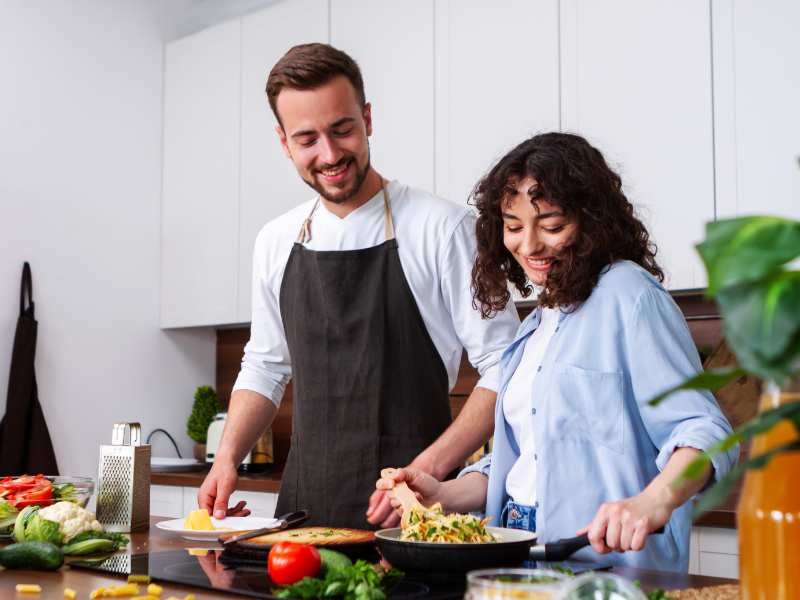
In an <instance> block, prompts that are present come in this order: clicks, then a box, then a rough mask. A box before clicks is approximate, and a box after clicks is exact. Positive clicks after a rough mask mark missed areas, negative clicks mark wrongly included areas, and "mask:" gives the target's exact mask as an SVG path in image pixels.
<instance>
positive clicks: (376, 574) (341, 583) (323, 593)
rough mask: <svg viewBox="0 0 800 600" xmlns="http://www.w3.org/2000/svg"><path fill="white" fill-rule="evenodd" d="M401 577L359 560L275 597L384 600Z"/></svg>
mask: <svg viewBox="0 0 800 600" xmlns="http://www.w3.org/2000/svg"><path fill="white" fill-rule="evenodd" d="M402 577H403V574H402V573H401V572H400V571H398V570H396V569H391V570H389V571H387V570H386V569H384V568H383V567H382V566H380V565H373V564H370V563H368V562H366V561H363V560H359V561H356V563H355V564H354V565H351V566H347V567H343V568H338V569H329V570H328V571H327V572H326V574H325V577H324V578H322V579H320V578H317V577H305V578H304V579H301V580H300V581H298V582H297V583H294V584H292V585H289V586H286V587H284V588H281V589H279V590H277V591H276V592H275V595H276V596H277V597H279V598H336V597H343V598H344V599H345V600H383V599H384V598H386V596H387V593H388V592H389V590H391V589H392V587H394V585H395V584H397V582H398V581H399V580H400V579H401V578H402Z"/></svg>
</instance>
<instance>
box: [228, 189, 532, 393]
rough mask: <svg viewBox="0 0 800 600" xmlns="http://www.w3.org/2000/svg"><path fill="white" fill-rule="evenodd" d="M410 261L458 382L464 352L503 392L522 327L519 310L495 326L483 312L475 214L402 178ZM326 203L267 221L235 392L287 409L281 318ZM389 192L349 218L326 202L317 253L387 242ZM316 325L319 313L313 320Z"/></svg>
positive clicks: (411, 277) (399, 224)
mask: <svg viewBox="0 0 800 600" xmlns="http://www.w3.org/2000/svg"><path fill="white" fill-rule="evenodd" d="M386 190H387V192H388V194H389V203H390V207H391V211H392V218H393V220H394V228H395V237H396V239H397V245H398V253H399V257H400V264H401V265H402V268H403V273H404V274H405V277H406V280H407V281H408V284H409V287H410V288H411V293H412V295H413V296H414V300H415V301H416V303H417V307H418V308H419V311H420V314H421V316H422V320H423V322H424V323H425V327H426V329H427V330H428V334H429V335H430V337H431V340H432V341H433V344H434V346H435V347H436V349H437V351H438V352H439V355H440V356H441V357H442V362H443V363H444V366H445V368H446V370H447V376H448V380H449V384H450V388H452V387H453V385H455V382H456V377H457V375H458V369H459V364H460V361H461V354H462V347H463V348H464V349H466V351H467V355H468V357H469V361H470V363H472V365H473V366H474V367H475V368H476V369H477V370H478V372H479V373H480V380H479V381H478V384H477V385H479V386H481V387H484V388H488V389H490V390H493V391H497V386H498V382H499V373H498V362H499V360H500V356H501V354H502V352H503V350H504V349H505V348H506V346H507V345H508V344H509V343H510V342H511V341H512V340H513V338H514V335H515V333H516V330H517V327H518V325H519V320H518V318H517V313H516V309H515V308H514V306H513V304H512V303H509V306H508V307H507V308H506V310H505V311H503V312H501V313H499V314H498V315H497V316H495V317H494V318H492V319H482V318H481V314H480V312H479V311H478V310H477V309H475V308H474V307H473V301H472V291H471V272H472V264H473V261H474V259H475V253H476V244H475V216H474V214H473V213H472V212H471V211H470V210H469V209H468V208H467V207H466V206H463V207H462V206H458V205H456V204H455V203H453V202H449V201H447V200H443V199H441V198H438V197H436V196H434V195H432V194H429V193H427V192H424V191H421V190H417V189H414V188H410V187H408V186H406V185H404V184H402V183H399V182H397V181H391V182H389V183H388V184H387V186H386ZM315 202H316V198H314V199H312V200H310V201H308V202H305V203H303V204H301V205H300V206H298V207H296V208H294V209H292V210H291V211H289V212H287V213H285V214H283V215H281V216H280V217H278V218H276V219H274V220H272V221H270V222H269V223H267V224H266V225H265V226H264V227H263V228H262V229H261V231H260V232H259V234H258V236H257V237H256V242H255V248H254V253H253V295H252V307H253V309H252V310H253V312H252V322H251V329H250V340H249V341H248V342H247V345H246V346H245V349H244V358H243V360H242V367H241V371H240V372H239V376H238V378H237V380H236V383H235V385H234V387H233V389H234V390H239V389H247V390H252V391H255V392H258V393H260V394H262V395H264V396H266V397H267V398H269V399H270V400H271V401H272V402H274V403H275V404H276V405H277V404H279V403H280V399H281V397H282V396H283V391H284V389H285V387H286V384H287V383H288V382H289V380H290V378H291V373H292V368H291V357H290V355H289V348H288V346H287V343H286V336H285V334H284V329H283V322H282V320H281V314H280V305H279V298H280V289H281V282H282V280H283V273H284V270H285V268H286V264H287V261H288V260H289V254H290V253H291V250H292V246H293V245H294V243H295V241H296V240H297V237H298V233H299V232H300V228H301V227H302V224H303V221H304V220H305V219H306V217H308V215H309V213H310V212H311V209H312V208H313V206H314V203H315ZM383 206H384V205H383V195H382V193H381V192H378V194H376V195H375V196H373V197H372V198H371V199H370V200H369V201H368V202H366V203H365V204H363V205H362V206H360V207H359V208H357V209H356V210H354V211H353V212H351V213H350V214H348V215H347V216H346V217H345V218H343V219H342V218H340V217H338V216H336V215H334V214H333V213H331V212H330V211H329V210H328V209H327V208H325V205H324V204H323V203H322V202H320V204H319V206H318V207H317V209H316V210H315V211H314V215H313V218H312V221H311V239H310V240H309V241H307V242H306V243H305V244H304V245H305V247H306V248H307V249H309V250H315V251H326V250H358V249H361V248H369V247H372V246H377V245H380V244H382V243H383V242H384V241H386V240H385V229H384V208H383ZM308 318H309V319H313V318H314V315H308Z"/></svg>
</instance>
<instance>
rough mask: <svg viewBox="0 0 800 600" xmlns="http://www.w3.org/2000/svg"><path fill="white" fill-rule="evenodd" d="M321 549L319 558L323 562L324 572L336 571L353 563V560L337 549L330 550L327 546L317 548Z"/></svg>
mask: <svg viewBox="0 0 800 600" xmlns="http://www.w3.org/2000/svg"><path fill="white" fill-rule="evenodd" d="M317 550H318V551H319V559H320V562H321V563H322V569H321V570H322V572H323V573H326V572H327V571H329V570H333V571H336V570H338V569H344V568H345V567H350V566H352V565H353V561H352V560H350V559H349V558H348V557H347V556H345V555H344V554H342V553H341V552H336V550H328V549H327V548H317Z"/></svg>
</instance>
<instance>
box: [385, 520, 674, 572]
mask: <svg viewBox="0 0 800 600" xmlns="http://www.w3.org/2000/svg"><path fill="white" fill-rule="evenodd" d="M486 530H487V531H488V532H490V533H491V534H492V535H494V537H495V539H496V540H497V542H489V543H466V544H446V543H438V542H417V541H410V540H401V539H400V533H401V532H402V529H400V528H399V527H394V528H392V529H381V530H380V531H376V532H375V542H376V543H377V544H378V548H379V549H380V551H381V554H383V557H384V558H385V559H386V560H388V561H389V562H390V563H391V564H392V566H395V567H397V568H398V569H403V570H407V571H423V572H424V571H436V572H441V571H449V572H465V571H470V570H472V569H483V568H492V567H513V566H518V565H519V564H520V563H522V562H524V561H526V560H536V561H548V562H551V561H552V562H557V561H562V560H566V559H567V558H569V557H570V556H572V554H574V553H575V552H577V551H578V550H580V549H581V548H584V547H586V546H588V545H589V535H588V534H583V535H579V536H577V537H574V538H565V539H561V540H558V541H555V542H549V543H547V544H536V534H535V533H532V532H530V531H525V530H522V529H507V528H504V527H487V528H486ZM663 531H664V528H663V527H662V528H660V529H659V530H657V531H655V532H654V533H663Z"/></svg>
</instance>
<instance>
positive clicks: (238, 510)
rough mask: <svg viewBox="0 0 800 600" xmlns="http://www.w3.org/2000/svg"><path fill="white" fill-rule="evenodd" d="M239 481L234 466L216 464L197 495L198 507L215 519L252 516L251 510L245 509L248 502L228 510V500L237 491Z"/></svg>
mask: <svg viewBox="0 0 800 600" xmlns="http://www.w3.org/2000/svg"><path fill="white" fill-rule="evenodd" d="M238 479H239V476H238V475H237V473H236V466H235V465H234V464H232V463H226V462H222V461H217V462H215V463H214V465H213V466H212V467H211V470H210V471H209V472H208V475H206V478H205V480H204V481H203V485H201V486H200V490H199V491H198V493H197V505H198V506H199V507H200V508H205V509H206V510H207V511H208V513H209V514H210V515H211V516H212V517H214V518H215V519H224V518H225V517H246V516H247V515H249V514H250V509H248V508H245V505H246V504H247V503H246V502H244V501H240V502H238V503H237V504H236V506H234V507H232V508H228V500H229V499H230V497H231V494H232V493H233V492H234V490H235V489H236V482H237V481H238Z"/></svg>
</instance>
